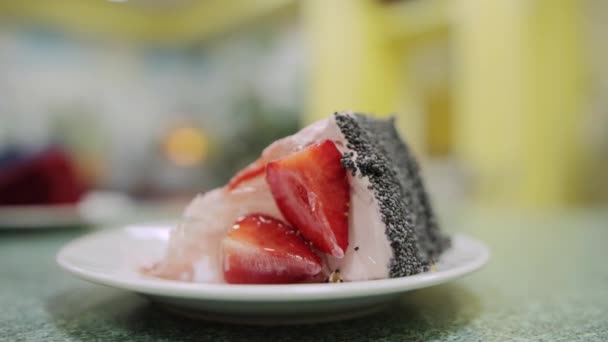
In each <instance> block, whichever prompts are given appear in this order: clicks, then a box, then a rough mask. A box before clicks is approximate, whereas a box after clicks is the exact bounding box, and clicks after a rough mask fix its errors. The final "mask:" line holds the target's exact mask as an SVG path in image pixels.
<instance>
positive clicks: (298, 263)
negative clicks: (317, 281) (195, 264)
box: [222, 214, 322, 284]
mask: <svg viewBox="0 0 608 342" xmlns="http://www.w3.org/2000/svg"><path fill="white" fill-rule="evenodd" d="M222 253H223V270H224V279H225V280H226V282H227V283H230V284H288V283H298V282H306V281H311V280H312V279H314V278H315V277H316V276H317V275H318V274H319V273H320V272H321V268H322V266H321V259H320V258H319V256H318V255H316V254H315V253H314V252H313V251H312V249H311V247H310V246H309V245H308V244H307V243H306V242H305V241H304V240H303V239H302V237H301V236H300V235H299V233H298V232H297V231H296V230H295V229H293V228H292V227H290V226H288V225H287V224H285V223H283V222H281V221H280V220H278V219H275V218H273V217H270V216H267V215H263V214H250V215H247V216H246V217H244V218H242V219H240V220H239V221H237V222H236V223H235V224H234V226H233V228H232V229H231V230H230V231H229V232H228V234H227V236H226V237H225V238H224V240H223V241H222Z"/></svg>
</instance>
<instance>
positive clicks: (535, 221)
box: [0, 210, 608, 342]
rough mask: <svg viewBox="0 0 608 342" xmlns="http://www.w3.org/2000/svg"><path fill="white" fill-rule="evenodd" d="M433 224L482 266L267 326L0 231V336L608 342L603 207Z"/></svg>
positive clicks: (60, 237)
mask: <svg viewBox="0 0 608 342" xmlns="http://www.w3.org/2000/svg"><path fill="white" fill-rule="evenodd" d="M443 217H444V220H443V223H444V226H447V227H449V230H450V231H465V232H467V233H470V234H472V235H474V236H476V237H478V238H480V239H482V240H484V241H486V242H487V243H488V245H489V246H490V248H491V250H492V253H493V256H492V260H491V261H490V263H489V264H488V265H487V266H486V268H484V269H483V270H482V271H480V272H478V273H476V274H474V275H471V276H469V277H467V278H464V279H462V280H459V281H455V282H452V283H450V284H446V285H441V286H437V287H433V288H429V289H423V290H418V291H415V292H411V293H410V294H407V295H405V296H404V297H403V298H402V299H401V301H400V302H399V303H395V306H394V307H393V308H391V309H389V310H388V311H386V312H383V313H380V314H376V315H374V316H369V317H364V318H359V319H355V320H351V321H344V322H337V323H328V324H318V325H308V326H295V327H293V326H288V327H274V328H269V327H249V326H231V325H224V324H217V323H207V322H202V321H193V320H188V319H183V318H179V317H175V316H172V315H170V314H167V313H165V312H163V311H161V310H159V309H158V308H157V307H155V306H153V305H151V304H149V303H148V302H147V301H146V300H145V299H143V298H141V297H139V296H137V295H134V294H131V293H128V292H123V291H118V290H113V289H110V288H105V287H102V286H97V285H93V284H89V283H87V282H84V281H81V280H78V279H75V278H73V277H72V276H70V275H68V274H66V273H64V272H62V271H61V270H60V269H59V268H58V267H57V266H56V264H55V260H54V258H55V253H56V252H57V250H58V249H59V248H60V247H61V246H62V245H63V244H64V243H66V242H67V241H69V240H70V239H73V238H75V237H77V236H80V235H82V234H85V233H88V232H90V230H85V229H71V230H70V229H64V230H47V231H42V230H41V231H29V232H24V231H18V230H13V231H0V340H1V341H48V342H51V341H184V340H185V341H247V342H253V341H301V340H302V341H306V340H311V341H372V340H376V341H408V340H428V341H435V340H449V341H608V210H604V211H602V210H595V211H584V212H571V213H568V214H565V213H555V214H545V215H537V216H530V215H515V214H507V213H504V212H500V213H496V212H495V213H489V212H484V213H480V212H479V211H476V212H461V213H459V214H458V215H443Z"/></svg>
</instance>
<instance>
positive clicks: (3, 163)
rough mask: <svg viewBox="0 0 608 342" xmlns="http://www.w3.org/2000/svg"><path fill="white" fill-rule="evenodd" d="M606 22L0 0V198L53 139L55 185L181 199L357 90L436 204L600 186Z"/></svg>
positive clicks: (539, 205)
mask: <svg viewBox="0 0 608 342" xmlns="http://www.w3.org/2000/svg"><path fill="white" fill-rule="evenodd" d="M606 33H608V2H606V1H603V0H578V1H577V0H528V1H513V0H494V1H486V0H452V1H449V0H407V1H406V0H401V1H399V0H392V1H389V0H384V1H381V0H331V1H324V0H306V1H293V0H255V1H254V0H234V1H221V0H199V1H195V0H128V1H124V0H123V1H119V0H114V1H102V0H53V1H42V2H41V1H33V0H31V1H30V0H24V1H9V0H6V1H5V0H0V200H1V198H2V197H4V198H5V201H4V203H5V204H6V203H8V204H24V203H27V202H28V201H30V202H31V201H35V200H34V199H33V198H36V195H31V196H30V197H28V198H21V199H20V200H19V201H17V202H15V199H14V198H15V196H16V195H15V194H16V193H17V192H22V190H19V189H27V188H28V187H32V186H33V185H32V184H34V183H33V182H32V181H31V180H32V179H35V178H36V176H35V175H36V174H37V173H36V172H34V171H31V170H30V169H27V168H26V169H27V170H29V171H27V172H25V171H23V170H24V169H23V168H22V169H20V170H19V172H16V171H14V169H15V166H14V165H15V163H21V164H23V162H24V160H25V161H27V162H29V163H30V164H31V162H32V161H34V160H39V159H40V158H43V159H44V158H48V155H49V153H54V155H55V157H57V155H59V156H60V158H59V159H61V160H63V162H64V164H66V165H68V166H67V167H68V168H69V169H73V172H71V173H66V172H60V174H61V175H63V176H60V177H59V176H53V177H54V178H53V177H50V178H53V179H54V180H55V181H56V182H58V184H59V187H60V188H62V189H63V190H62V191H63V192H65V188H66V186H65V184H67V183H70V184H72V188H73V191H72V194H71V195H70V194H68V195H66V194H65V193H63V192H62V193H61V196H59V195H57V193H56V192H55V193H54V194H55V195H56V196H55V197H54V198H55V200H56V198H59V197H61V198H62V199H61V200H62V201H65V200H70V199H72V200H74V199H77V198H78V197H79V196H80V195H79V194H81V193H82V192H83V191H85V190H86V189H102V190H109V191H117V192H120V193H126V194H128V195H129V196H130V198H133V199H138V200H142V201H166V200H170V199H178V200H182V199H189V198H190V196H192V195H193V194H195V193H196V192H201V191H205V190H208V189H210V188H212V187H215V186H218V185H221V184H223V183H224V182H225V181H226V180H227V179H229V177H230V176H231V175H232V173H234V172H235V171H236V170H238V169H239V168H241V167H243V166H244V165H246V164H247V163H249V162H250V161H252V160H254V159H255V158H256V157H257V155H258V154H259V153H260V151H261V150H262V148H263V147H264V146H266V145H267V144H268V143H270V142H272V141H273V140H275V139H277V138H279V137H282V136H285V135H288V134H291V133H294V132H295V131H297V130H298V129H299V128H301V127H303V125H305V124H308V123H310V122H312V121H314V120H316V119H319V118H323V117H326V116H327V115H329V114H330V113H332V112H334V111H338V110H354V111H359V112H369V113H375V115H378V116H382V117H385V116H389V115H395V116H396V117H397V120H398V125H399V129H400V131H401V133H402V134H403V136H404V137H405V139H406V140H407V141H408V142H409V143H410V144H411V145H412V147H413V149H414V150H415V152H416V153H417V155H418V156H419V158H420V159H421V163H422V166H423V169H424V172H425V174H426V181H427V184H428V185H429V187H430V189H431V192H432V193H433V198H434V199H435V201H436V202H438V204H439V205H450V204H462V203H472V204H475V205H482V206H488V207H500V208H503V207H508V208H519V209H524V210H528V209H531V210H544V209H561V208H576V207H598V206H603V205H605V204H606V203H608V176H607V175H608V174H607V173H606V171H605V170H606V169H608V95H607V94H608V40H606V39H605V35H606ZM49 151H51V152H49ZM56 159H57V158H56ZM49 163H50V162H46V164H44V163H42V164H44V166H38V168H41V169H43V170H47V171H42V173H45V172H47V173H50V174H53V172H52V171H48V170H49V169H53V168H55V167H50V166H48V165H50V164H52V163H50V164H49ZM54 163H56V162H54ZM42 164H40V165H42ZM53 165H56V164H53ZM65 167H66V166H65V165H64V168H65ZM2 172H4V173H5V176H4V178H3V176H2ZM28 172H29V173H28ZM8 173H10V174H9V176H10V177H9V176H6V174H8ZM24 173H25V174H27V175H26V176H23V174H24ZM15 174H18V175H20V176H19V177H22V181H21V183H20V184H21V185H19V186H15V183H14V180H15V179H17V178H19V177H17V176H15ZM66 174H70V175H71V176H69V177H71V178H73V179H60V180H57V179H58V178H57V177H59V178H61V177H64V178H65V177H68V176H66ZM32 175H33V176H32ZM3 179H4V181H3ZM7 179H10V180H12V182H13V183H10V182H9V181H8V180H7ZM74 179H75V180H74ZM3 182H4V183H3ZM9 183H10V184H9ZM48 187H49V188H51V187H52V186H50V185H49V186H48ZM83 189H84V190H83ZM28 191H33V190H31V189H30V190H28ZM2 192H4V194H2ZM49 196H50V195H49ZM57 196H59V197H57ZM62 196H63V197H62ZM47 197H48V196H47ZM51 197H52V196H51ZM11 198H12V200H11ZM66 198H67V199H66ZM11 201H13V202H15V203H12V202H11ZM42 201H54V200H53V199H50V200H49V199H46V200H42Z"/></svg>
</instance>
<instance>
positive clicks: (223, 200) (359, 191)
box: [149, 117, 393, 283]
mask: <svg viewBox="0 0 608 342" xmlns="http://www.w3.org/2000/svg"><path fill="white" fill-rule="evenodd" d="M324 139H330V140H332V141H334V142H335V143H336V146H337V147H338V149H339V150H340V152H347V151H348V152H350V150H348V148H347V147H346V141H345V139H344V136H343V135H342V133H341V132H340V130H339V128H338V126H337V125H336V123H335V121H334V119H333V117H332V118H329V119H325V120H321V121H317V122H315V123H314V124H312V125H310V126H308V127H306V128H304V129H302V130H301V131H300V132H298V133H296V134H294V135H292V136H289V137H286V138H283V139H281V140H278V141H276V142H274V143H273V144H271V145H270V146H268V147H267V148H266V149H265V150H264V152H263V153H262V158H263V159H264V160H265V161H266V162H267V161H271V160H275V159H278V158H281V157H283V156H285V155H287V154H289V153H292V152H294V151H297V150H299V149H301V148H303V147H305V146H307V145H310V144H312V143H314V142H317V141H321V140H324ZM348 177H349V182H350V185H351V195H350V209H349V245H348V248H347V250H346V252H345V255H344V257H343V258H341V259H337V258H334V257H330V256H328V257H326V258H325V260H326V265H325V271H326V272H327V273H328V274H329V273H330V272H332V271H334V270H336V269H340V276H341V277H342V279H343V280H345V281H356V280H369V279H382V278H387V277H388V275H389V263H390V260H391V258H392V256H393V251H392V248H391V246H390V242H389V241H388V238H387V236H386V234H385V225H384V223H383V222H382V218H381V216H380V211H379V208H378V203H377V201H376V199H375V198H374V196H373V192H372V190H369V189H368V186H369V180H368V179H367V177H363V178H361V177H358V176H355V177H352V176H351V175H350V174H349V176H348ZM248 213H264V214H267V215H270V216H274V217H277V218H279V219H281V220H284V218H283V216H282V215H281V213H280V212H279V210H278V208H277V206H276V204H275V202H274V199H273V198H272V195H271V193H270V189H269V188H268V184H267V183H266V181H265V178H264V177H263V176H259V177H256V178H254V179H251V180H248V181H245V182H243V183H242V184H240V185H239V186H238V187H237V188H235V189H233V190H227V189H226V188H220V189H215V190H212V191H210V192H208V193H206V194H204V195H198V196H197V197H196V198H195V199H194V200H193V201H192V202H191V203H190V205H189V206H188V207H187V208H186V210H185V212H184V222H183V224H182V225H180V226H179V227H177V229H175V231H174V232H173V233H172V235H171V241H170V245H169V248H168V253H167V255H166V257H165V259H164V260H163V261H162V262H161V263H159V264H158V265H157V266H155V267H154V268H153V269H152V270H151V271H150V272H149V273H150V274H152V275H156V276H160V277H164V278H171V279H180V280H189V281H195V282H215V283H217V282H223V276H222V266H221V263H222V261H221V253H220V250H219V248H220V243H221V240H222V238H223V237H224V236H225V234H226V232H227V231H228V229H230V227H232V225H233V223H234V222H235V221H236V220H237V219H238V218H239V217H241V216H243V215H245V214H248ZM355 247H358V248H357V250H355Z"/></svg>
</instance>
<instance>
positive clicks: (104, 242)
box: [57, 225, 489, 324]
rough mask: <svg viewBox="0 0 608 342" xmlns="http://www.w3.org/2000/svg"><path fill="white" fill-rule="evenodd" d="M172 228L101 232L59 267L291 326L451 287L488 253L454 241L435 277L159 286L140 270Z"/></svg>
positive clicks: (174, 303) (217, 313) (154, 296)
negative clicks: (406, 294) (409, 293)
mask: <svg viewBox="0 0 608 342" xmlns="http://www.w3.org/2000/svg"><path fill="white" fill-rule="evenodd" d="M170 229H171V228H170V227H169V226H166V225H165V226H163V225H132V226H126V227H121V228H117V229H109V230H101V231H99V232H96V233H93V234H90V235H87V236H85V237H82V238H79V239H77V240H75V241H72V242H70V243H68V244H67V245H66V246H64V247H63V248H62V249H61V251H60V252H59V254H58V255H57V262H58V263H59V265H60V266H61V267H62V268H64V269H65V270H67V271H68V272H70V273H72V274H74V275H76V276H78V277H81V278H83V279H85V280H89V281H92V282H95V283H99V284H103V285H108V286H112V287H116V288H120V289H125V290H129V291H134V292H137V293H140V294H142V295H145V296H147V297H149V298H150V299H151V300H152V301H154V302H156V303H158V304H161V305H162V306H164V307H165V308H167V309H169V310H171V311H174V312H178V313H181V314H186V315H189V316H196V317H201V318H205V319H210V320H216V321H224V322H238V323H249V324H289V323H303V322H315V321H327V320H337V319H344V318H350V317H354V316H358V315H362V314H366V313H370V312H374V311H377V310H379V309H381V308H383V307H384V305H386V304H387V303H390V302H391V301H392V300H393V299H395V297H398V296H399V295H400V294H402V293H404V292H406V291H410V290H414V289H419V288H423V287H428V286H432V285H436V284H440V283H443V282H447V281H450V280H453V279H455V278H458V277H461V276H463V275H465V274H468V273H471V272H473V271H475V270H477V269H479V268H480V267H481V266H483V265H484V264H485V263H486V262H487V261H488V258H489V251H488V248H487V247H486V246H485V245H484V244H483V243H481V242H480V241H477V240H475V239H472V238H470V237H466V236H464V235H455V236H454V237H453V243H452V245H453V246H452V248H451V249H450V250H448V251H446V252H445V253H444V254H443V255H442V257H441V260H440V261H439V263H438V265H437V269H436V270H435V271H433V272H427V273H423V274H418V275H414V276H410V277H404V278H394V279H383V280H372V281H361V282H351V283H338V284H294V285H229V284H201V283H188V282H178V281H169V280H161V279H156V278H151V277H146V276H144V275H142V274H141V273H140V272H139V271H138V270H139V269H141V267H143V266H145V265H150V264H151V263H153V262H155V261H157V260H159V259H160V257H161V256H162V255H163V253H164V251H165V248H166V245H167V241H168V238H169V232H170Z"/></svg>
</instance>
